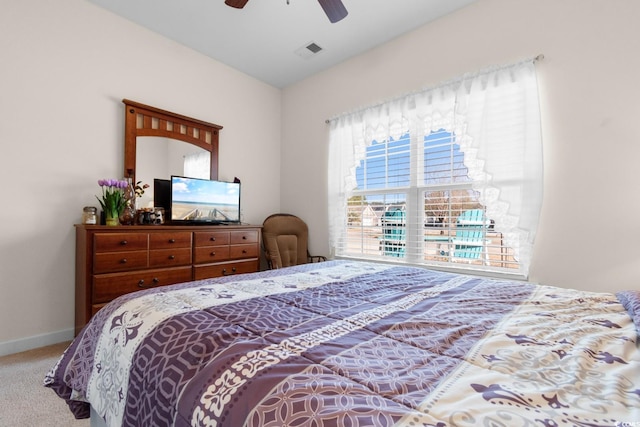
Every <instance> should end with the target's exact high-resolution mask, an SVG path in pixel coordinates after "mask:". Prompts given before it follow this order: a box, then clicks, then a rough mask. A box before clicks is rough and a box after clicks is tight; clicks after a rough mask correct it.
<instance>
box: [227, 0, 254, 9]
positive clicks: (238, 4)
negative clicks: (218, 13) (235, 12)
mask: <svg viewBox="0 0 640 427" xmlns="http://www.w3.org/2000/svg"><path fill="white" fill-rule="evenodd" d="M248 1H249V0H224V4H226V5H227V6H231V7H235V8H236V9H242V8H243V7H244V5H245V4H247V2H248Z"/></svg>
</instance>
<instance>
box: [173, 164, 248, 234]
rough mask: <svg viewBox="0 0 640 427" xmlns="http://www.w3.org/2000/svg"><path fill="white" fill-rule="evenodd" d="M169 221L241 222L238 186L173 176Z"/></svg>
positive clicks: (199, 222) (229, 183) (202, 222)
mask: <svg viewBox="0 0 640 427" xmlns="http://www.w3.org/2000/svg"><path fill="white" fill-rule="evenodd" d="M171 222H173V223H189V224H234V223H235V224H237V223H240V183H239V182H226V181H215V180H209V179H200V178H187V177H184V176H175V175H172V176H171Z"/></svg>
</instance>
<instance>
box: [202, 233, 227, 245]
mask: <svg viewBox="0 0 640 427" xmlns="http://www.w3.org/2000/svg"><path fill="white" fill-rule="evenodd" d="M194 239H195V240H194V245H195V247H200V246H219V245H228V244H229V232H228V231H199V232H195V233H194Z"/></svg>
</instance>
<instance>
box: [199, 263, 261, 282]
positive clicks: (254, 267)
mask: <svg viewBox="0 0 640 427" xmlns="http://www.w3.org/2000/svg"><path fill="white" fill-rule="evenodd" d="M256 271H258V263H257V261H253V260H252V261H239V262H226V263H221V264H213V265H197V266H194V267H193V279H194V280H201V279H208V278H209V277H222V276H231V275H234V274H242V273H254V272H256Z"/></svg>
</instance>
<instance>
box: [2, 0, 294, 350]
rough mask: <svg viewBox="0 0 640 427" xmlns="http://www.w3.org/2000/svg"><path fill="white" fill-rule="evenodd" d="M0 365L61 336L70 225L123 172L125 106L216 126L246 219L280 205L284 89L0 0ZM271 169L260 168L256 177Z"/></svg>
mask: <svg viewBox="0 0 640 427" xmlns="http://www.w3.org/2000/svg"><path fill="white" fill-rule="evenodd" d="M0 3H1V4H2V5H1V7H0V10H1V11H2V12H0V55H1V58H0V61H1V63H2V65H1V66H0V147H1V154H0V179H1V181H0V182H1V183H2V192H1V193H0V194H1V197H2V202H1V203H0V206H1V207H2V208H1V209H0V236H2V237H1V239H0V295H1V296H0V354H5V353H11V352H15V351H19V350H23V349H26V348H30V347H36V346H38V345H43V344H48V343H51V342H57V341H62V340H64V339H69V338H71V336H72V328H73V324H74V323H73V313H74V310H73V304H74V262H75V260H74V253H75V240H74V227H73V224H74V223H77V222H79V221H80V217H81V213H82V207H83V206H85V205H96V206H97V201H96V199H95V197H94V195H96V194H98V193H99V187H98V185H97V180H98V179H99V178H109V177H113V178H116V177H121V176H122V175H123V170H122V163H123V134H124V124H123V123H124V121H123V118H124V108H123V104H122V102H121V101H122V99H123V98H128V99H131V100H134V101H138V102H142V103H144V104H149V105H154V106H157V107H160V108H163V109H167V110H170V111H174V112H177V113H180V114H184V115H187V116H191V117H196V118H199V119H202V120H205V121H209V122H213V123H217V124H220V125H222V126H224V129H223V130H222V132H221V134H220V178H222V179H228V180H232V179H233V177H234V176H238V177H240V178H241V179H242V182H243V189H242V192H243V194H242V196H243V200H242V202H243V212H244V217H245V220H246V221H248V222H253V223H262V220H263V219H264V217H266V216H267V215H268V214H270V213H272V212H274V211H277V210H278V209H279V204H280V201H279V199H280V194H279V187H280V185H279V181H280V174H279V172H278V171H279V164H280V157H279V151H280V148H279V147H280V126H281V121H282V120H281V111H280V104H281V91H280V90H279V89H276V88H274V87H272V86H269V85H266V84H264V83H261V82H259V81H257V80H255V79H253V78H251V77H248V76H246V75H245V74H242V73H240V72H238V71H236V70H233V69H231V68H229V67H227V66H224V65H222V64H220V63H218V62H215V61H212V60H211V59H208V58H206V57H204V56H202V55H201V54H199V53H196V52H195V51H192V50H190V49H186V48H184V47H182V46H181V45H178V44H176V43H174V42H171V41H169V40H167V39H165V38H163V37H161V36H158V35H156V34H154V33H151V32H150V31H148V30H146V29H144V28H142V27H140V26H137V25H134V24H132V23H130V22H129V21H126V20H124V19H122V18H119V17H117V16H116V15H113V14H111V13H110V12H107V11H105V10H103V9H101V8H99V7H97V6H94V5H92V4H91V3H89V2H87V1H83V0H64V1H56V2H51V1H47V0H21V1H13V0H0ZM265 164H269V165H272V166H271V167H268V168H267V167H263V165H265Z"/></svg>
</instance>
